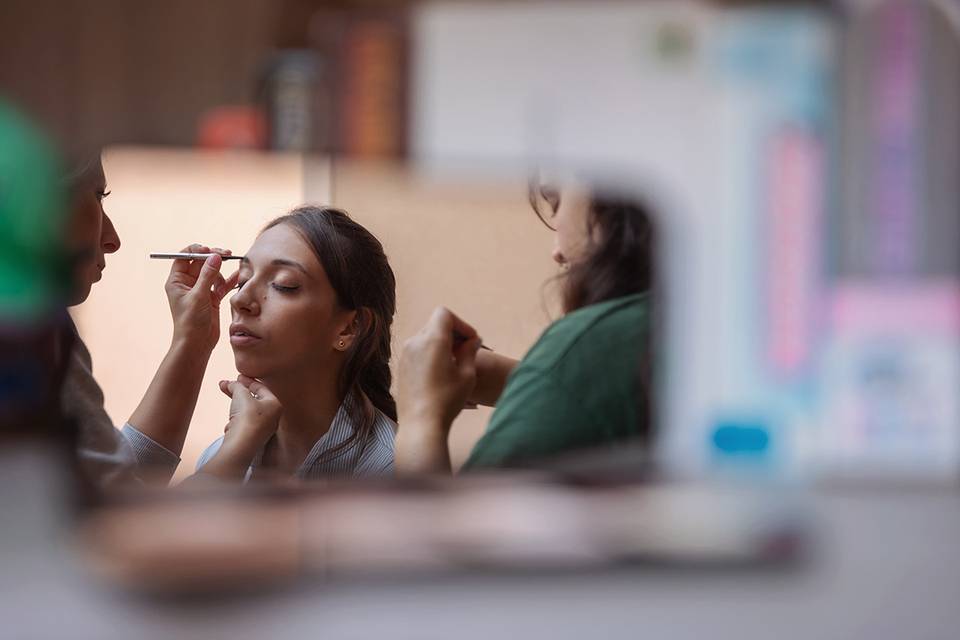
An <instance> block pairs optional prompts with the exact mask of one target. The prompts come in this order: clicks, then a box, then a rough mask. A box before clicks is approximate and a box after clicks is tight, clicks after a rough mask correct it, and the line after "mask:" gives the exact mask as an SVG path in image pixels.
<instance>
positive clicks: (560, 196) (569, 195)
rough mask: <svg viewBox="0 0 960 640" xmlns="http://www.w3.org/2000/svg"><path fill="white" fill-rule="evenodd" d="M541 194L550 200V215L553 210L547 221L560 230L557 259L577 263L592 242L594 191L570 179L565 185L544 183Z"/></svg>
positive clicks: (554, 254) (546, 201)
mask: <svg viewBox="0 0 960 640" xmlns="http://www.w3.org/2000/svg"><path fill="white" fill-rule="evenodd" d="M540 197H541V198H542V199H543V201H544V202H545V203H546V212H547V214H548V215H550V213H551V212H552V216H550V217H549V218H548V219H547V222H548V223H549V224H550V225H551V226H552V227H553V228H554V229H556V235H555V236H554V242H553V253H552V256H553V259H554V261H555V262H556V263H557V264H560V265H568V264H571V263H573V262H576V261H577V260H579V259H580V258H581V257H582V256H583V254H584V253H585V251H586V248H587V245H588V242H587V240H588V238H587V217H588V212H589V210H590V191H589V190H588V189H587V188H585V187H583V186H582V185H579V184H577V183H574V182H566V183H564V184H563V185H562V186H555V185H552V184H550V183H544V184H542V185H541V186H540ZM541 209H543V207H541Z"/></svg>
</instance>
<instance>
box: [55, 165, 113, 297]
mask: <svg viewBox="0 0 960 640" xmlns="http://www.w3.org/2000/svg"><path fill="white" fill-rule="evenodd" d="M107 195H109V194H108V193H107V179H106V177H104V175H103V165H102V164H101V163H100V160H99V159H97V160H96V163H95V165H94V166H92V167H91V168H90V169H88V170H87V172H86V173H85V174H84V175H83V176H81V177H80V178H79V179H78V180H77V184H76V186H75V187H74V189H73V201H72V211H71V214H72V215H71V218H70V223H69V233H68V238H67V242H68V244H69V250H70V255H71V258H72V264H73V270H72V277H73V286H72V289H71V295H70V301H69V302H70V305H76V304H80V303H81V302H83V301H84V300H86V299H87V296H89V295H90V288H91V287H92V286H93V283H95V282H99V281H100V278H101V277H102V274H103V270H104V269H105V268H106V266H107V260H106V255H107V254H108V253H115V252H116V251H117V250H118V249H119V248H120V237H119V236H118V235H117V231H116V229H114V227H113V222H112V221H111V220H110V217H109V216H107V213H106V211H104V210H103V200H104V198H106V196H107Z"/></svg>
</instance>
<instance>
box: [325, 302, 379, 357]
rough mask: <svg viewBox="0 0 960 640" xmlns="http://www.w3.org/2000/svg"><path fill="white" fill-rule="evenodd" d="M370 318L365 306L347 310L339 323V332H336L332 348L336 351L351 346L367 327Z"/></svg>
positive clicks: (344, 349)
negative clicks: (341, 322)
mask: <svg viewBox="0 0 960 640" xmlns="http://www.w3.org/2000/svg"><path fill="white" fill-rule="evenodd" d="M370 318H371V314H370V310H369V309H367V308H366V307H362V308H360V309H356V310H354V311H348V312H347V313H346V314H345V315H344V321H343V324H342V325H341V328H340V332H339V333H338V334H337V337H336V341H335V342H334V344H333V348H334V349H336V350H337V351H346V350H347V349H349V348H350V347H351V346H353V343H354V342H355V341H356V340H358V339H359V338H360V336H361V335H363V333H364V331H365V330H366V329H367V325H369V324H370Z"/></svg>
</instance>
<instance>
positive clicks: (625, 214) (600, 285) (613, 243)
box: [563, 193, 655, 313]
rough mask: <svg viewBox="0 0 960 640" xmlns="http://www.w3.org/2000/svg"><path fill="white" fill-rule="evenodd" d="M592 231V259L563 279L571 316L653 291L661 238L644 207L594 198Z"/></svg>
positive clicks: (610, 198)
mask: <svg viewBox="0 0 960 640" xmlns="http://www.w3.org/2000/svg"><path fill="white" fill-rule="evenodd" d="M586 231H587V242H588V244H587V249H586V254H585V255H584V256H583V257H582V258H581V259H579V260H577V261H575V262H574V263H572V264H571V265H570V266H569V269H568V270H567V272H566V274H565V275H564V276H563V281H564V282H563V309H564V312H565V313H569V312H571V311H575V310H576V309H581V308H583V307H588V306H590V305H592V304H597V303H599V302H605V301H606V300H613V299H614V298H620V297H623V296H628V295H631V294H634V293H642V292H644V291H649V290H650V289H651V288H652V287H653V279H654V240H655V234H654V229H653V218H652V216H651V213H650V210H649V209H648V208H647V206H646V205H645V204H644V203H642V202H640V201H638V200H636V199H634V198H630V197H627V196H618V195H611V194H603V193H594V195H593V196H592V198H591V200H590V210H589V212H588V214H587V230H586Z"/></svg>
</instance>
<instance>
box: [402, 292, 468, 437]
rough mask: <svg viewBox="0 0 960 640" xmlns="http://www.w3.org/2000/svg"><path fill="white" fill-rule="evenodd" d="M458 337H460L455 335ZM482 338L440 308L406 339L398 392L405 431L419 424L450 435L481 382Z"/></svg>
mask: <svg viewBox="0 0 960 640" xmlns="http://www.w3.org/2000/svg"><path fill="white" fill-rule="evenodd" d="M455 335H456V336H457V338H456V339H455V337H454V336H455ZM479 348H480V337H479V336H478V335H477V332H476V330H475V329H474V328H473V327H471V326H470V325H469V324H467V323H466V322H464V321H463V320H461V319H460V318H458V317H457V316H456V315H454V314H453V313H452V312H451V311H449V310H448V309H445V308H443V307H439V308H438V309H437V310H436V311H434V312H433V315H432V316H431V317H430V320H429V322H427V324H426V326H425V327H423V329H421V330H420V332H419V333H417V334H416V335H415V336H413V337H412V338H410V339H409V340H407V342H406V344H404V346H403V353H402V355H401V357H400V371H399V380H398V389H397V404H398V411H399V421H398V422H399V424H400V431H401V432H402V431H403V429H404V425H410V426H411V428H414V427H413V425H418V426H416V427H415V428H417V429H429V430H430V431H432V432H434V433H442V434H443V436H444V437H445V436H446V434H447V432H448V431H449V429H450V425H452V424H453V419H454V418H456V417H457V414H458V413H460V410H461V409H463V406H464V403H465V402H466V401H467V399H468V398H469V396H470V394H471V392H472V391H473V388H474V385H475V384H476V375H477V372H476V358H477V350H478V349H479Z"/></svg>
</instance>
